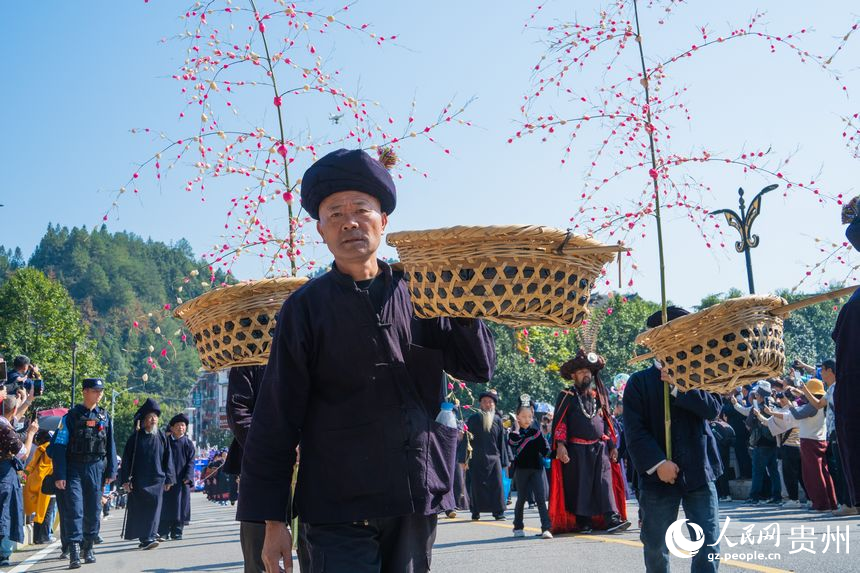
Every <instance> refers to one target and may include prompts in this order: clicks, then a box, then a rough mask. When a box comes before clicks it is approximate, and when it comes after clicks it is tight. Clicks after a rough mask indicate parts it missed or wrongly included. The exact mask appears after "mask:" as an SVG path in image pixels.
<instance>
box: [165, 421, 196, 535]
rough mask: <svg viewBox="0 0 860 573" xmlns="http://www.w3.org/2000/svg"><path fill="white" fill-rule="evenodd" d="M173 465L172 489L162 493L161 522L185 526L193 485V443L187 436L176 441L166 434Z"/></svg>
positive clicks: (188, 515) (189, 519)
mask: <svg viewBox="0 0 860 573" xmlns="http://www.w3.org/2000/svg"><path fill="white" fill-rule="evenodd" d="M167 443H168V445H169V447H170V456H171V461H172V464H173V487H171V488H170V489H169V490H167V491H166V492H164V499H163V501H162V505H161V521H162V522H163V523H165V524H168V525H169V524H172V523H179V524H186V523H188V522H189V521H191V484H193V483H194V453H195V448H194V442H192V441H191V438H189V437H188V436H182V437H181V438H179V439H178V440H177V439H176V438H174V437H173V436H172V435H171V434H170V433H167Z"/></svg>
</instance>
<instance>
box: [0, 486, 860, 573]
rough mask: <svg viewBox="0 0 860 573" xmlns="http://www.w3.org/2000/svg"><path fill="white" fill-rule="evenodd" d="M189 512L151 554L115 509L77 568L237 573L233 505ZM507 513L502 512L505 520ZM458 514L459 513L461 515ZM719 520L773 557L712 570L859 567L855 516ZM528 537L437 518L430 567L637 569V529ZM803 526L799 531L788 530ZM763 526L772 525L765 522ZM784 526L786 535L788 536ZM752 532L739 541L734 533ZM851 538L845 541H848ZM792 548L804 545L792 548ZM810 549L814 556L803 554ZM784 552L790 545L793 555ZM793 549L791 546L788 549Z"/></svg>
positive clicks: (682, 564)
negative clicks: (838, 538) (181, 533)
mask: <svg viewBox="0 0 860 573" xmlns="http://www.w3.org/2000/svg"><path fill="white" fill-rule="evenodd" d="M192 499H193V503H192V515H193V517H194V523H192V524H191V525H189V526H188V527H187V528H186V535H185V538H184V539H183V540H182V541H171V542H166V543H165V544H163V545H162V546H161V547H159V548H157V549H154V550H151V551H141V550H138V549H137V542H136V541H135V542H132V541H123V540H120V539H119V531H120V528H121V527H122V513H121V512H116V513H115V514H114V515H113V516H112V517H111V518H110V519H108V520H106V521H105V522H104V523H103V525H102V536H103V537H104V539H105V543H104V544H102V545H100V546H97V552H96V553H97V558H98V563H96V564H95V565H85V566H84V567H83V568H82V569H81V572H82V573H101V572H110V573H126V572H128V573H135V572H140V573H168V572H180V573H181V572H203V571H211V572H215V573H241V572H242V563H241V559H242V557H241V550H240V548H239V529H238V526H237V524H236V523H235V522H234V521H233V515H234V511H233V508H231V507H229V506H227V507H222V506H217V505H214V504H211V503H209V502H207V501H206V500H205V498H204V497H203V496H202V495H199V494H195V495H194V496H193V498H192ZM512 514H513V512H512V511H508V518H509V520H510V519H511V518H512ZM630 514H631V515H633V516H635V515H636V506H635V502H634V503H631V504H630ZM466 517H468V516H466ZM726 517H729V518H730V521H729V526H728V534H727V539H728V540H729V541H730V542H732V543H735V544H736V546H735V547H732V548H730V547H728V544H727V543H726V542H725V541H724V542H723V547H722V549H723V551H731V552H734V553H741V552H743V553H749V552H750V551H755V552H761V553H763V554H764V556H765V557H767V556H768V554H771V553H774V554H778V555H779V557H780V558H779V559H776V558H774V559H756V560H754V561H753V562H752V563H746V562H740V561H737V560H735V561H731V562H724V563H723V564H722V566H721V568H720V569H721V570H722V571H750V570H752V571H766V572H767V571H770V572H776V571H798V572H807V571H811V572H816V573H817V572H821V573H823V572H826V573H838V572H842V571H844V572H849V571H851V572H854V571H857V570H858V569H860V519H858V518H842V519H831V518H822V517H815V516H814V514H810V513H807V512H799V511H790V510H785V509H782V508H773V507H767V506H760V507H749V506H743V505H741V504H739V503H724V504H722V506H721V518H722V521H723V522H725V518H726ZM771 524H778V525H779V527H780V543H779V546H778V547H777V546H775V539H762V540H761V541H759V537H760V533H761V532H762V531H763V528H765V527H767V526H769V525H771ZM828 525H829V526H830V527H831V532H834V531H835V528H836V527H837V526H838V527H839V528H840V532H844V531H846V530H847V531H848V551H849V553H846V548H845V543H844V541H842V543H841V546H840V552H839V553H836V546H835V540H833V539H831V542H830V546H829V548H828V550H827V552H826V553H825V552H823V550H824V548H825V542H824V541H823V539H822V535H823V534H824V533H825V532H826V530H827V526H828ZM526 527H527V533H528V534H529V536H528V537H525V538H522V539H515V538H514V537H513V536H512V532H511V523H510V521H507V522H496V521H492V520H490V519H488V518H486V517H485V518H484V519H482V520H481V521H478V522H472V521H470V520H468V519H459V518H458V519H453V520H451V519H444V518H443V519H440V521H439V531H438V536H437V540H436V545H435V548H434V552H433V570H434V571H441V572H455V571H456V572H459V571H466V570H468V571H470V572H473V573H498V572H508V571H510V572H514V573H538V572H539V573H556V572H558V573H561V572H568V571H576V572H591V571H593V572H600V573H604V572H605V573H612V572H619V573H633V572H636V571H642V570H644V567H643V562H642V548H641V545H640V543H639V539H638V536H639V532H638V530H637V529H635V528H632V529H631V530H629V531H627V532H625V533H623V534H619V535H589V536H576V535H564V536H558V537H556V538H555V539H553V540H543V539H540V538H537V537H534V536H532V535H531V534H534V533H537V532H538V528H539V523H538V520H537V512H536V511H534V510H527V511H526ZM799 527H806V528H812V530H813V532H814V536H812V537H810V536H809V535H808V534H809V533H810V531H809V529H807V530H805V531H804V532H803V533H804V537H803V538H801V537H800V535H799V533H801V532H800V531H799V530H798V529H797V528H799ZM771 529H772V530H773V529H775V528H774V527H771ZM792 529H794V530H795V531H794V534H793V533H792ZM745 534H746V535H747V539H752V540H753V541H754V543H753V544H752V545H751V544H750V543H749V542H748V541H747V542H745V543H743V544H741V537H742V535H745ZM852 545H853V547H852ZM799 548H806V549H805V550H802V551H798V549H799ZM810 550H811V551H815V553H814V554H812V553H810V552H809V551H810ZM793 551H794V552H793ZM792 552H793V553H792ZM58 555H59V547H58V545H53V546H47V547H46V546H36V547H32V548H28V549H27V550H24V551H21V552H19V553H16V554H15V555H14V556H13V566H12V567H11V568H9V569H7V570H6V571H7V573H24V572H25V571H26V572H32V573H36V572H47V571H52V572H56V571H63V570H65V569H66V567H67V566H68V562H67V561H59V560H57V559H56V557H57V556H58ZM672 570H673V571H689V561H688V560H685V559H682V558H673V561H672Z"/></svg>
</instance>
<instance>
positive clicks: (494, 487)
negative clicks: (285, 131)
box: [466, 390, 510, 521]
mask: <svg viewBox="0 0 860 573" xmlns="http://www.w3.org/2000/svg"><path fill="white" fill-rule="evenodd" d="M479 401H480V405H481V409H480V411H479V412H476V413H474V414H472V415H471V416H470V417H469V420H468V421H467V423H466V424H467V425H468V427H469V433H470V434H472V459H471V460H470V461H469V474H470V480H471V486H472V490H471V492H470V494H469V498H470V502H471V509H472V519H474V520H477V519H480V518H481V513H482V512H489V513H491V514H492V515H493V517H494V518H496V520H497V521H501V520H503V519H505V489H504V487H503V486H502V470H503V468H506V467H508V465H510V460H509V459H508V447H507V444H506V439H505V429H504V428H503V427H502V418H501V417H500V416H499V414H498V413H497V412H496V405H498V403H499V395H498V394H496V391H495V390H488V391H486V392H483V393H482V394H481V395H480V397H479Z"/></svg>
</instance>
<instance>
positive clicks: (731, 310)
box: [636, 295, 786, 348]
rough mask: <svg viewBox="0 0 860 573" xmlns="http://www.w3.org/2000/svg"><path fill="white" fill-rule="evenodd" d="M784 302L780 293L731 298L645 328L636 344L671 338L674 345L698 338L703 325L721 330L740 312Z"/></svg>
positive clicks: (744, 313) (758, 310)
mask: <svg viewBox="0 0 860 573" xmlns="http://www.w3.org/2000/svg"><path fill="white" fill-rule="evenodd" d="M785 304H786V302H785V299H784V298H782V297H779V296H770V295H752V296H744V297H740V298H732V299H729V300H726V301H723V302H721V303H718V304H715V305H714V306H709V307H708V308H706V309H704V310H700V311H699V312H694V313H692V314H688V315H685V316H681V317H678V318H676V319H675V320H672V321H670V322H668V323H666V324H663V325H660V326H657V327H655V328H652V329H649V330H646V331H645V332H642V333H641V334H639V336H637V337H636V344H641V345H643V346H647V347H649V348H653V347H654V346H660V345H664V344H666V343H667V342H670V341H671V342H672V343H673V344H680V343H682V342H684V341H687V340H690V341H693V340H695V341H698V340H699V338H700V336H699V334H700V330H701V328H702V327H703V326H710V325H717V327H718V328H719V329H721V330H722V329H725V328H727V327H728V326H729V325H731V323H734V322H737V319H738V318H739V315H740V316H747V315H749V314H751V313H769V311H771V310H774V309H776V308H779V307H781V306H784V305H785ZM710 330H714V328H713V327H711V328H710Z"/></svg>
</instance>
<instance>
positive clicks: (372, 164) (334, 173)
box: [302, 149, 397, 220]
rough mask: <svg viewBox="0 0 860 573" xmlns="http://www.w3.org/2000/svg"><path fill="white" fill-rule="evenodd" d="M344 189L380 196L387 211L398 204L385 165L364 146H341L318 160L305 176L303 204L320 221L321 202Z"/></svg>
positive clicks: (303, 178)
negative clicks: (342, 147)
mask: <svg viewBox="0 0 860 573" xmlns="http://www.w3.org/2000/svg"><path fill="white" fill-rule="evenodd" d="M340 191H361V192H362V193H367V194H368V195H372V196H374V197H376V198H377V199H379V203H380V204H381V206H382V211H383V212H384V213H391V212H392V211H394V207H395V206H396V205H397V190H396V188H395V186H394V180H393V179H392V178H391V174H390V173H388V170H387V169H386V168H385V166H383V165H382V163H380V162H379V161H377V160H376V159H374V158H373V157H371V156H370V155H368V154H367V153H365V152H364V151H362V150H360V149H338V150H337V151H332V152H331V153H329V154H328V155H326V156H324V157H322V158H320V159H319V160H317V162H316V163H314V164H313V165H311V166H310V167H309V168H308V170H307V171H305V175H304V177H302V207H304V209H305V211H307V212H308V214H309V215H310V216H311V217H313V218H314V219H317V220H319V218H320V203H322V202H323V199H325V198H326V197H328V196H329V195H333V194H334V193H339V192H340Z"/></svg>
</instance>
